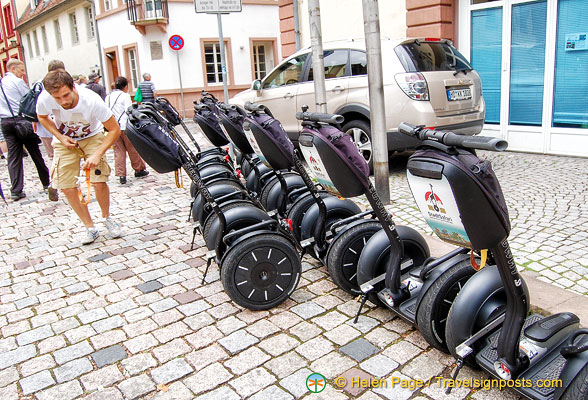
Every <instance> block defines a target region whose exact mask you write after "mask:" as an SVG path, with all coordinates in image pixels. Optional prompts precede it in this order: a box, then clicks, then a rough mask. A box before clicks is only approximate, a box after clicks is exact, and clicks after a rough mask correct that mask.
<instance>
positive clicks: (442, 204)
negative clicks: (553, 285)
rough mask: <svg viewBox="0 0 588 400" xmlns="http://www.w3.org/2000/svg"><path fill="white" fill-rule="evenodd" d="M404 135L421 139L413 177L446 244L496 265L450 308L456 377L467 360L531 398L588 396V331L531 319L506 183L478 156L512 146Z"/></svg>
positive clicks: (563, 320)
mask: <svg viewBox="0 0 588 400" xmlns="http://www.w3.org/2000/svg"><path fill="white" fill-rule="evenodd" d="M399 130H400V132H402V133H405V134H407V135H409V136H411V137H415V138H417V139H419V140H421V141H422V142H421V147H420V149H419V150H418V151H417V152H415V153H414V154H413V155H412V156H411V157H410V158H409V161H408V174H407V176H408V181H409V184H410V187H411V190H412V191H413V194H414V195H415V198H417V203H418V205H419V208H420V209H421V211H422V212H423V214H424V215H425V218H426V220H427V223H429V225H430V226H431V228H433V230H434V231H435V233H436V234H437V235H438V236H439V238H440V239H442V240H444V241H446V242H450V243H451V242H453V243H455V242H460V243H462V245H465V246H468V247H470V248H472V249H475V250H476V251H478V252H480V253H481V254H482V256H484V254H485V253H488V256H490V257H492V259H493V260H494V262H495V264H496V266H495V267H493V268H484V269H483V270H482V271H480V272H479V273H477V274H476V275H474V276H473V277H472V278H471V279H470V280H469V281H468V282H467V283H466V284H465V285H464V287H463V289H462V291H461V292H460V294H459V296H458V297H457V298H456V299H455V301H454V302H453V304H452V305H451V309H450V311H449V315H448V316H447V325H446V337H447V345H448V347H449V350H450V352H451V354H452V355H454V356H455V357H456V358H457V368H456V369H455V371H454V374H453V377H454V378H455V377H456V376H457V374H458V373H459V370H460V368H461V367H462V366H463V365H464V363H470V364H477V365H478V366H480V367H482V369H484V370H485V371H487V372H489V373H490V374H492V375H493V376H495V377H497V378H499V379H502V380H505V381H506V382H504V383H505V385H504V386H505V387H509V388H512V389H514V390H515V391H517V392H519V393H520V394H522V395H524V396H526V397H528V398H532V399H560V398H561V399H588V391H587V390H586V382H588V351H586V350H588V330H586V329H579V319H578V317H577V316H576V315H574V314H572V313H570V312H561V313H557V314H554V315H550V316H549V317H543V316H541V315H538V314H532V315H530V316H527V313H528V310H529V294H528V290H527V288H526V285H525V283H524V281H523V279H522V277H521V276H520V274H519V272H518V269H517V267H516V264H515V261H514V257H513V254H512V252H511V250H510V247H509V244H508V240H507V238H508V235H509V233H510V221H509V217H508V211H507V208H506V203H505V201H504V196H503V194H502V190H501V188H500V183H499V182H498V179H497V178H496V176H495V175H494V172H493V171H492V167H491V164H490V162H489V161H485V160H480V159H479V158H478V157H477V156H476V154H475V151H474V149H484V150H493V151H502V150H504V149H506V146H507V143H506V142H505V141H503V140H501V139H495V138H485V137H467V136H466V137H464V136H460V135H456V134H454V133H451V132H442V131H434V130H429V129H425V128H422V127H415V126H414V125H410V124H406V123H405V124H401V126H400V127H399ZM433 189H434V201H432V200H428V199H427V198H428V197H431V196H432V194H431V193H433ZM419 200H420V201H419ZM435 205H436V206H437V207H436V208H435ZM429 206H430V207H429ZM558 380H559V381H558Z"/></svg>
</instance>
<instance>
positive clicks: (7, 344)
mask: <svg viewBox="0 0 588 400" xmlns="http://www.w3.org/2000/svg"><path fill="white" fill-rule="evenodd" d="M17 347H18V346H17V345H16V339H15V338H14V337H8V338H6V339H0V353H4V352H5V351H10V350H14V349H16V348H17Z"/></svg>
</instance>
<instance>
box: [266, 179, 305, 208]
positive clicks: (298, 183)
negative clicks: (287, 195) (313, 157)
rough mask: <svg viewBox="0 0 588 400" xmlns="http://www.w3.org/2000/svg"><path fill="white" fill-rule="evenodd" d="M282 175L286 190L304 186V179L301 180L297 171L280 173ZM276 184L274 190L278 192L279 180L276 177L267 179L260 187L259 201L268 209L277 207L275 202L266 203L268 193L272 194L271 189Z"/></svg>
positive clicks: (268, 196) (267, 201)
mask: <svg viewBox="0 0 588 400" xmlns="http://www.w3.org/2000/svg"><path fill="white" fill-rule="evenodd" d="M282 175H283V177H284V179H285V180H286V186H287V187H288V192H290V191H291V190H294V189H298V188H299V187H302V186H304V181H302V178H300V175H298V174H297V173H294V172H285V173H282ZM296 177H298V178H299V179H296ZM276 185H277V187H278V189H276V190H278V192H279V191H281V188H280V181H279V180H278V178H277V177H274V178H272V179H271V180H270V181H268V183H267V184H266V185H265V186H264V187H263V188H262V189H261V194H260V196H259V201H260V202H261V205H262V206H263V207H264V208H265V209H266V210H268V211H269V210H273V209H275V208H276V207H277V205H275V204H268V203H269V198H270V195H271V194H272V189H274V187H276Z"/></svg>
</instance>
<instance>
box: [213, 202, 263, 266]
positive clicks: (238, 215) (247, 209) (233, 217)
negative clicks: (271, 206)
mask: <svg viewBox="0 0 588 400" xmlns="http://www.w3.org/2000/svg"><path fill="white" fill-rule="evenodd" d="M224 216H225V220H226V222H227V225H226V228H225V232H230V231H233V230H238V229H242V228H246V227H248V226H251V225H254V224H257V223H259V222H262V221H266V220H268V219H270V216H269V215H268V214H267V213H266V212H265V211H263V210H261V209H259V208H256V207H254V206H244V207H236V208H231V209H229V210H227V211H225V212H224ZM220 234H223V232H221V226H220V221H219V220H218V218H217V219H216V220H215V221H214V222H213V223H212V226H211V227H210V231H209V235H208V240H207V242H206V247H208V249H209V250H214V246H215V245H216V240H217V237H218V235H220ZM224 250H225V245H224V243H223V242H222V241H221V245H220V248H219V253H221V254H217V257H218V258H219V259H221V258H222V256H223V254H224V252H225V251H224Z"/></svg>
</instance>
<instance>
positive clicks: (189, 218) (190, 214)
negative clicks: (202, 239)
mask: <svg viewBox="0 0 588 400" xmlns="http://www.w3.org/2000/svg"><path fill="white" fill-rule="evenodd" d="M192 207H194V198H192V201H191V202H190V211H188V221H187V222H190V220H191V219H192Z"/></svg>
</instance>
